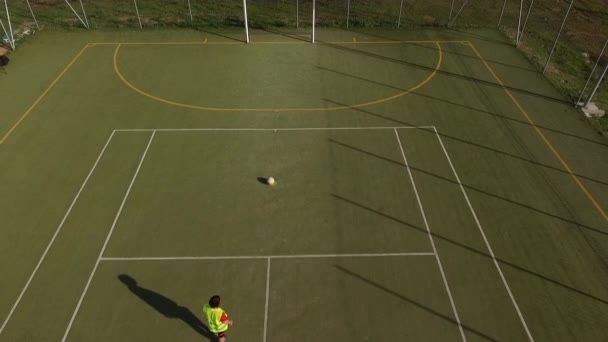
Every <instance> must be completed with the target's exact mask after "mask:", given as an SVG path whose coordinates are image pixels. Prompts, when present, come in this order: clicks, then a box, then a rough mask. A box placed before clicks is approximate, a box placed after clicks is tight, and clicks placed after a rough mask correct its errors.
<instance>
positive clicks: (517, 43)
mask: <svg viewBox="0 0 608 342" xmlns="http://www.w3.org/2000/svg"><path fill="white" fill-rule="evenodd" d="M523 11H524V0H521V1H520V4H519V20H518V21H517V35H516V36H515V44H516V45H519V33H520V30H521V15H522V13H523Z"/></svg>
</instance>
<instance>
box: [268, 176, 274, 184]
mask: <svg viewBox="0 0 608 342" xmlns="http://www.w3.org/2000/svg"><path fill="white" fill-rule="evenodd" d="M275 183H276V181H275V180H274V177H268V185H274V184H275Z"/></svg>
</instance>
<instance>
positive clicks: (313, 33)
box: [311, 0, 316, 44]
mask: <svg viewBox="0 0 608 342" xmlns="http://www.w3.org/2000/svg"><path fill="white" fill-rule="evenodd" d="M315 9H316V1H315V0H312V39H311V42H312V43H313V44H314V43H315V21H316V19H315Z"/></svg>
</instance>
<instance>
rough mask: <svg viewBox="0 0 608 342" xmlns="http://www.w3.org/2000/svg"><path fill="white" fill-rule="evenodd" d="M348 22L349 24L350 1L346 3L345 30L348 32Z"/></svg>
mask: <svg viewBox="0 0 608 342" xmlns="http://www.w3.org/2000/svg"><path fill="white" fill-rule="evenodd" d="M349 22H350V0H347V1H346V29H347V30H348V28H349Z"/></svg>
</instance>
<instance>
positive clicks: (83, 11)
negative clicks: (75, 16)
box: [79, 0, 91, 28]
mask: <svg viewBox="0 0 608 342" xmlns="http://www.w3.org/2000/svg"><path fill="white" fill-rule="evenodd" d="M79 1H80V8H81V9H82V16H83V17H84V21H85V22H86V23H87V28H91V26H90V25H89V19H87V12H85V10H84V5H83V4H82V0H79Z"/></svg>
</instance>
